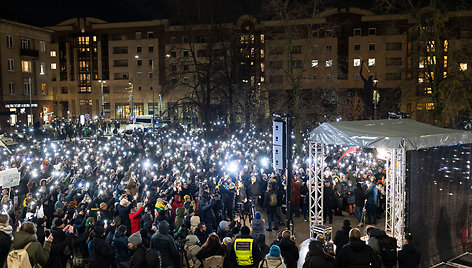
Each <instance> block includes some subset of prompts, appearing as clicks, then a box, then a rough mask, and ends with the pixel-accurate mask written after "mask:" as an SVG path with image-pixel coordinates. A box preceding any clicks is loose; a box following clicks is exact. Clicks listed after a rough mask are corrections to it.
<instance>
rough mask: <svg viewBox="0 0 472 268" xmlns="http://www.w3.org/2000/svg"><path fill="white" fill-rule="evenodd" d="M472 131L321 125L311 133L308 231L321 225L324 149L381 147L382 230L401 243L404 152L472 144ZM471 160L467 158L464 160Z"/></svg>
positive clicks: (401, 123) (396, 123) (400, 122)
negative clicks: (383, 169) (384, 152)
mask: <svg viewBox="0 0 472 268" xmlns="http://www.w3.org/2000/svg"><path fill="white" fill-rule="evenodd" d="M471 143H472V132H471V131H464V130H453V129H444V128H438V127H435V126H431V125H427V124H423V123H419V122H416V121H414V120H410V119H397V120H368V121H340V122H329V123H323V124H321V125H320V126H319V127H317V128H315V129H314V130H313V131H312V132H311V133H310V146H309V149H310V171H309V175H310V179H309V192H310V196H311V198H310V199H309V200H310V201H309V202H310V203H309V206H310V228H311V234H313V232H312V231H313V229H315V228H317V229H319V228H318V227H319V226H320V225H322V223H323V179H324V178H323V172H324V169H325V164H324V159H325V157H326V146H328V145H336V146H347V147H353V146H354V147H359V148H377V149H379V148H382V149H385V150H387V151H388V152H389V153H388V156H387V159H386V160H387V161H386V171H387V172H386V173H387V185H386V213H385V214H386V221H385V231H386V232H387V233H388V234H389V235H391V236H393V237H395V238H397V241H398V243H399V245H401V244H403V241H404V231H405V208H406V207H407V204H406V200H407V199H406V198H407V196H406V193H407V192H408V191H407V185H406V181H407V180H406V179H407V170H406V166H407V151H416V150H419V149H427V148H433V147H438V146H457V145H460V144H471ZM467 160H470V159H467Z"/></svg>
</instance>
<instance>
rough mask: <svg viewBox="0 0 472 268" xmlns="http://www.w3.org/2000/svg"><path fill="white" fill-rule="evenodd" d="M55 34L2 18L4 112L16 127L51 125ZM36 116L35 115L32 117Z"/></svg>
mask: <svg viewBox="0 0 472 268" xmlns="http://www.w3.org/2000/svg"><path fill="white" fill-rule="evenodd" d="M51 34H52V31H50V30H47V29H44V28H40V27H35V26H31V25H27V24H23V23H18V22H14V21H9V20H5V19H0V40H1V42H0V88H1V94H0V105H1V108H0V110H1V111H3V112H4V113H2V114H7V113H8V112H10V113H11V115H9V116H1V117H0V119H1V122H2V127H4V126H5V122H7V120H8V122H9V123H10V124H12V125H14V124H16V123H19V122H23V123H28V118H29V122H30V123H32V122H36V121H39V122H41V123H44V122H49V121H50V120H51V115H52V111H53V94H52V91H51V89H50V87H49V81H50V79H51V69H50V57H49V51H50V41H51ZM30 114H32V116H29V115H30Z"/></svg>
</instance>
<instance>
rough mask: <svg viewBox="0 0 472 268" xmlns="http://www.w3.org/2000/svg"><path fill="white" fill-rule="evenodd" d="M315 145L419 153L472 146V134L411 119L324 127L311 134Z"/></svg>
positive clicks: (356, 122)
mask: <svg viewBox="0 0 472 268" xmlns="http://www.w3.org/2000/svg"><path fill="white" fill-rule="evenodd" d="M310 141H311V142H314V143H323V144H332V145H341V146H357V147H367V148H394V149H396V148H401V147H402V144H403V141H405V149H406V150H417V149H423V148H430V147H436V146H451V145H457V144H469V143H472V131H465V130H456V129H446V128H439V127H435V126H431V125H428V124H423V123H419V122H416V121H414V120H411V119H394V120H387V119H386V120H364V121H340V122H327V123H323V124H321V125H320V126H319V127H317V128H315V129H314V130H313V131H312V132H311V133H310Z"/></svg>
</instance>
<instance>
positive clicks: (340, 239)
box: [333, 226, 351, 255]
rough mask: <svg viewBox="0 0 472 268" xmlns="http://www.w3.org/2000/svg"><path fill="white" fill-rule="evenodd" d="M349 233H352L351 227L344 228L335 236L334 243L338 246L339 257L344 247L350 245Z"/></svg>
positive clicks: (337, 253)
mask: <svg viewBox="0 0 472 268" xmlns="http://www.w3.org/2000/svg"><path fill="white" fill-rule="evenodd" d="M349 231H351V227H349V226H342V227H341V230H338V231H337V232H336V234H335V235H334V240H333V242H334V244H335V245H336V255H339V253H340V252H341V249H342V248H343V246H344V245H346V244H347V243H349Z"/></svg>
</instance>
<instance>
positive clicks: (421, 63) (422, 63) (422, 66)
mask: <svg viewBox="0 0 472 268" xmlns="http://www.w3.org/2000/svg"><path fill="white" fill-rule="evenodd" d="M418 68H420V69H423V68H424V61H423V60H420V62H419V63H418Z"/></svg>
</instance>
